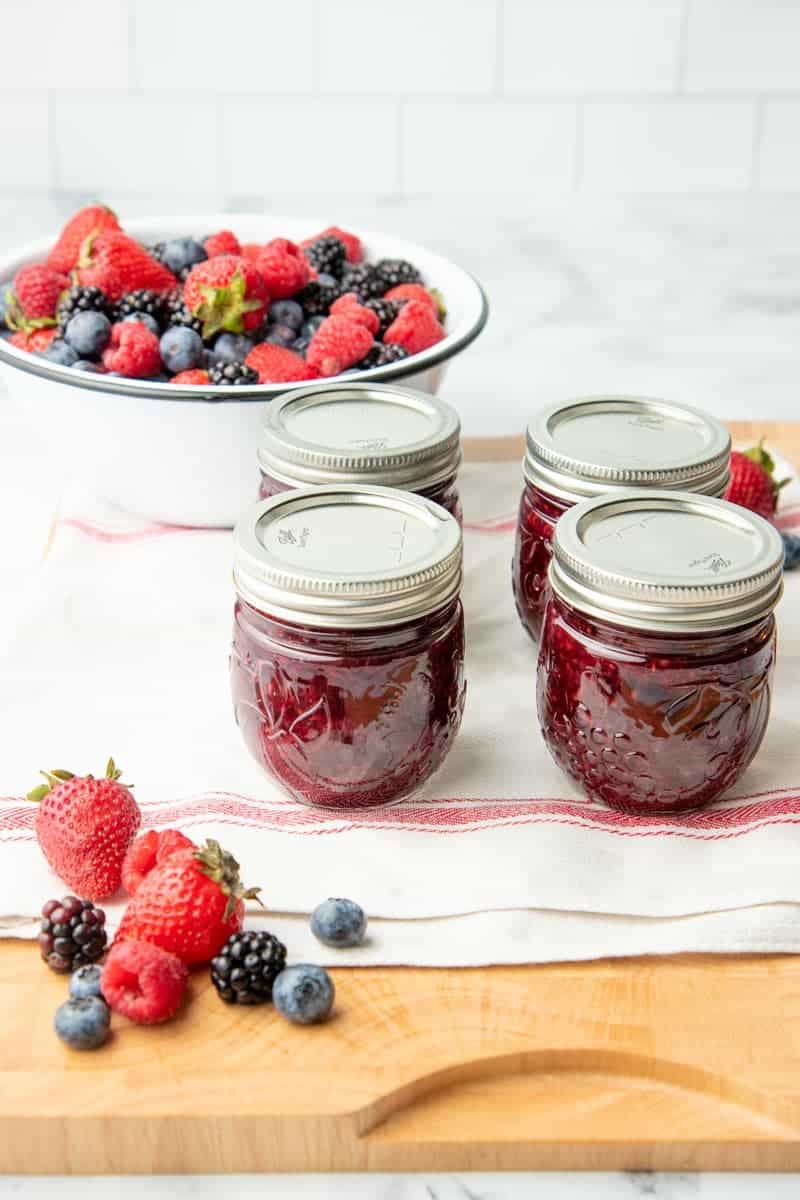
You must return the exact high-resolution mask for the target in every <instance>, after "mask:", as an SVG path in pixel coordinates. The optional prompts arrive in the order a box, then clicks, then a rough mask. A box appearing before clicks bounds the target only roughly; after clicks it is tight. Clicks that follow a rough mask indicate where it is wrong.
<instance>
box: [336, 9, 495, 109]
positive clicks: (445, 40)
mask: <svg viewBox="0 0 800 1200" xmlns="http://www.w3.org/2000/svg"><path fill="white" fill-rule="evenodd" d="M317 13H318V20H319V29H318V31H317V44H318V46H319V57H320V70H319V81H320V87H321V88H322V89H323V90H324V91H329V92H383V93H387V92H388V93H392V94H407V93H420V92H424V93H448V92H449V93H453V92H457V93H459V92H466V93H480V92H484V93H485V92H490V91H491V90H492V89H493V87H494V84H495V46H496V34H497V4H496V3H495V0H433V3H431V0H403V3H402V4H401V5H395V4H394V3H392V4H389V3H388V2H381V0H378V2H376V0H329V2H328V3H322V4H320V5H319V7H318V10H317Z"/></svg>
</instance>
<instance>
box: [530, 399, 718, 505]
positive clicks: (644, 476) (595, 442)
mask: <svg viewBox="0 0 800 1200" xmlns="http://www.w3.org/2000/svg"><path fill="white" fill-rule="evenodd" d="M527 445H528V449H527V453H526V455H525V460H524V466H523V469H524V471H525V477H526V478H527V479H528V480H530V482H531V483H533V484H535V485H536V486H538V487H541V488H543V489H544V490H545V491H547V492H548V493H550V494H551V495H554V496H557V497H560V498H561V499H564V500H568V501H571V502H572V503H577V502H578V501H579V500H581V499H583V498H584V497H588V496H602V495H606V494H607V493H608V492H610V491H613V490H614V489H616V488H621V487H650V488H668V489H670V490H671V489H673V488H680V489H681V490H683V491H691V492H699V493H702V494H704V495H709V496H721V495H722V494H723V493H724V491H725V487H726V486H727V483H728V474H729V462H730V452H731V438H730V434H729V433H728V431H727V429H725V428H724V426H722V425H720V423H719V421H715V420H714V418H713V417H709V416H707V415H706V413H702V412H699V411H698V410H697V409H694V408H689V407H687V406H686V405H684V404H673V403H671V402H668V401H666V400H655V399H649V398H648V397H644V396H643V397H637V396H584V397H578V398H577V399H574V400H569V401H567V402H566V403H562V404H554V405H551V407H550V408H545V409H543V410H542V412H540V413H539V414H538V416H536V417H535V418H534V420H533V421H532V422H531V423H530V425H529V426H528V434H527Z"/></svg>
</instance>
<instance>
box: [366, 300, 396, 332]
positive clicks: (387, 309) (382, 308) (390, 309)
mask: <svg viewBox="0 0 800 1200" xmlns="http://www.w3.org/2000/svg"><path fill="white" fill-rule="evenodd" d="M365 307H366V308H371V309H372V311H373V312H374V313H377V315H378V320H379V321H380V328H379V329H378V332H377V334H376V335H375V336H376V337H379V338H382V337H383V335H384V334H385V333H386V330H387V329H388V328H389V326H390V325H391V323H392V321H393V320H394V319H395V317H396V316H397V314H398V313H399V312H400V309H401V308H402V307H403V301H402V300H367V302H366V305H365Z"/></svg>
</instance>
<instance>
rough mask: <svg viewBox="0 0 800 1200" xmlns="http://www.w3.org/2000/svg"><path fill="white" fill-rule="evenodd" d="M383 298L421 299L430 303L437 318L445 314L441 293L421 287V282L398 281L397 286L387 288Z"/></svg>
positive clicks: (441, 318) (441, 317) (425, 302)
mask: <svg viewBox="0 0 800 1200" xmlns="http://www.w3.org/2000/svg"><path fill="white" fill-rule="evenodd" d="M383 298H384V300H421V301H422V303H423V304H428V305H430V308H431V310H432V311H433V314H434V316H435V317H436V318H437V319H438V320H440V321H441V320H443V319H444V317H446V316H447V309H446V308H445V306H444V300H443V299H442V295H441V293H440V292H437V291H436V289H435V288H430V289H429V288H426V287H423V286H422V284H421V283H398V285H397V287H393V288H389V291H388V292H386V293H385V294H384V297H383Z"/></svg>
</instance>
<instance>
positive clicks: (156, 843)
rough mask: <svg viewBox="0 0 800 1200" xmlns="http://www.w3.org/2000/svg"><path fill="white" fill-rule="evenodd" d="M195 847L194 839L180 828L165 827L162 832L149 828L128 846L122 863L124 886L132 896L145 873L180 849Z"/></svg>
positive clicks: (147, 873) (148, 872)
mask: <svg viewBox="0 0 800 1200" xmlns="http://www.w3.org/2000/svg"><path fill="white" fill-rule="evenodd" d="M193 848H195V849H196V847H195V844H194V842H193V841H192V839H191V838H188V837H186V835H185V834H183V833H181V832H180V830H178V829H163V830H162V831H161V832H160V833H159V832H157V830H155V829H148V830H147V832H146V833H142V834H140V835H139V837H137V839H136V841H135V842H131V844H130V846H129V847H128V852H127V854H126V855H125V859H124V861H123V863H122V886H123V887H124V888H125V891H126V892H127V893H128V895H130V896H132V895H133V894H134V893H135V892H136V889H137V888H138V887H139V884H140V883H141V882H142V880H143V879H144V877H145V875H149V874H150V872H151V871H152V870H153V868H154V867H159V866H161V864H162V863H163V862H166V861H167V859H168V858H169V857H170V855H172V854H175V853H176V851H178V850H191V849H193Z"/></svg>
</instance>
